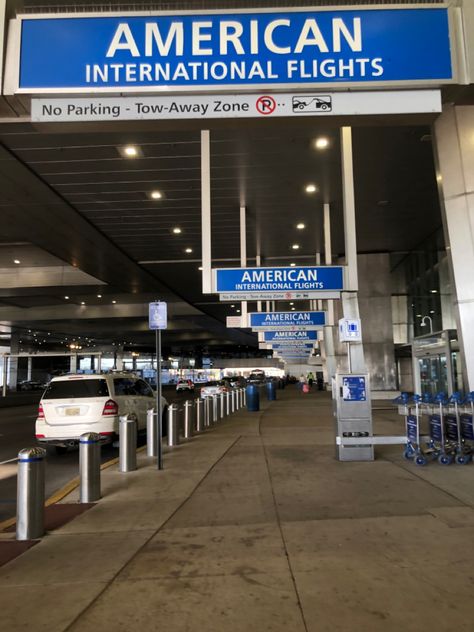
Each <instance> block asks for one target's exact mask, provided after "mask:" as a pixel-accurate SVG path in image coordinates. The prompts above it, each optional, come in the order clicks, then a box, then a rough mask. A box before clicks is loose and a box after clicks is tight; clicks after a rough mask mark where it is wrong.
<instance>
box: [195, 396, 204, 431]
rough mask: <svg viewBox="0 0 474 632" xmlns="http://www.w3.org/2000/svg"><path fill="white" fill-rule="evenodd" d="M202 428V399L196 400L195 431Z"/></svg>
mask: <svg viewBox="0 0 474 632" xmlns="http://www.w3.org/2000/svg"><path fill="white" fill-rule="evenodd" d="M203 430H204V400H202V399H201V398H199V399H197V400H196V432H202V431H203Z"/></svg>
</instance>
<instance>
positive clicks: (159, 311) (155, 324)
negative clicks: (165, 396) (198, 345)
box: [148, 301, 167, 470]
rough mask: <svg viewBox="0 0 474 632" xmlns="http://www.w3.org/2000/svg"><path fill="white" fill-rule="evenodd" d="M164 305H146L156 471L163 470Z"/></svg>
mask: <svg viewBox="0 0 474 632" xmlns="http://www.w3.org/2000/svg"><path fill="white" fill-rule="evenodd" d="M166 307H167V306H166V303H162V302H160V301H155V302H154V303H149V305H148V327H149V329H152V330H153V329H154V330H155V350H156V406H155V408H156V423H157V427H158V432H157V433H156V437H157V441H158V450H157V452H158V463H157V465H158V469H159V470H162V469H163V428H162V425H161V417H162V414H163V411H162V409H161V390H162V389H161V330H162V329H166V327H167V310H166Z"/></svg>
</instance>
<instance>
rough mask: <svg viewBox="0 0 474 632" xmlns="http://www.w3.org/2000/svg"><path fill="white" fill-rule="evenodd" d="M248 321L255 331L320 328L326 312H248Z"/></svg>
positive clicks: (324, 320)
mask: <svg viewBox="0 0 474 632" xmlns="http://www.w3.org/2000/svg"><path fill="white" fill-rule="evenodd" d="M249 321H250V327H251V328H252V329H253V330H255V331H280V330H281V329H294V330H298V329H299V330H305V329H321V328H322V327H324V325H325V324H326V312H296V311H295V312H254V313H252V314H249Z"/></svg>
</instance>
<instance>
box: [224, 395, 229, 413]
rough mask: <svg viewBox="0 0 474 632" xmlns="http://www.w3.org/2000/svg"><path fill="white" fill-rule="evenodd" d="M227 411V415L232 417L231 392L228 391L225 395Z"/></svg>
mask: <svg viewBox="0 0 474 632" xmlns="http://www.w3.org/2000/svg"><path fill="white" fill-rule="evenodd" d="M225 411H226V415H227V416H229V415H230V393H229V391H227V393H226V394H225Z"/></svg>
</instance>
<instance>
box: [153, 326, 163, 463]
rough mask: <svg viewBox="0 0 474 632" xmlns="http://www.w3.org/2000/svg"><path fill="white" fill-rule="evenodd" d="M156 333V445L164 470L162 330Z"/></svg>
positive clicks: (159, 460) (159, 461)
mask: <svg viewBox="0 0 474 632" xmlns="http://www.w3.org/2000/svg"><path fill="white" fill-rule="evenodd" d="M155 333H156V339H155V341H156V411H157V416H156V426H157V433H156V445H157V452H158V454H157V456H158V461H157V465H158V469H159V470H162V469H163V427H162V423H163V419H162V417H163V411H162V409H161V329H157V330H155Z"/></svg>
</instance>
